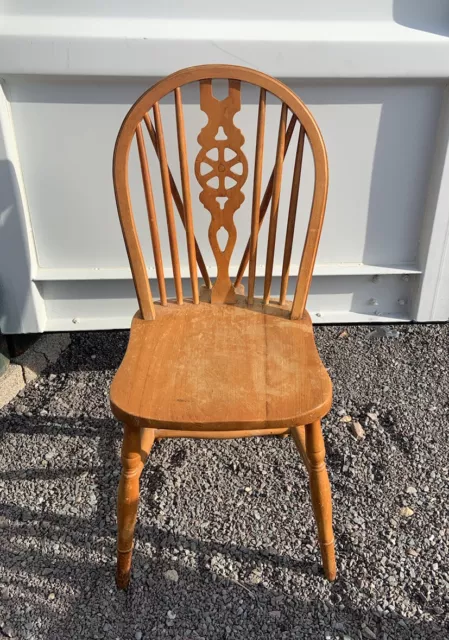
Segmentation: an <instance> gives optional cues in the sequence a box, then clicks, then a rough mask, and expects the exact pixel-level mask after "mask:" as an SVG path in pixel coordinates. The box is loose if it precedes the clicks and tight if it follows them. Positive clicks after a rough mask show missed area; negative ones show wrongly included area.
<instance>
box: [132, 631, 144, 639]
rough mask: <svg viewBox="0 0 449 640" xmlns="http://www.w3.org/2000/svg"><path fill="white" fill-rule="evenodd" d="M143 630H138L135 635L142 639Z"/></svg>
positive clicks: (136, 637)
mask: <svg viewBox="0 0 449 640" xmlns="http://www.w3.org/2000/svg"><path fill="white" fill-rule="evenodd" d="M142 635H143V634H142V632H141V631H136V633H135V634H134V637H135V639H136V640H142Z"/></svg>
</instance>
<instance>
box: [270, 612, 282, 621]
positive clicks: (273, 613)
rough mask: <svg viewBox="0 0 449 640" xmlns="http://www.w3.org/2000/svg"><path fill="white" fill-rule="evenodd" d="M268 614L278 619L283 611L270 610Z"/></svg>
mask: <svg viewBox="0 0 449 640" xmlns="http://www.w3.org/2000/svg"><path fill="white" fill-rule="evenodd" d="M268 615H269V616H270V617H271V618H276V619H277V620H278V619H279V618H280V617H281V612H280V611H270V612H269V613H268Z"/></svg>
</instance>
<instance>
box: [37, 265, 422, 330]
mask: <svg viewBox="0 0 449 640" xmlns="http://www.w3.org/2000/svg"><path fill="white" fill-rule="evenodd" d="M244 284H246V282H245V281H244ZM412 284H413V282H412V278H410V279H409V280H407V281H405V280H404V279H403V278H401V276H382V277H380V278H377V279H376V278H375V279H374V280H373V278H372V277H367V276H349V277H322V278H316V279H314V281H313V283H312V288H311V292H310V296H309V300H308V304H307V309H308V310H309V313H310V314H311V316H312V320H313V321H314V322H318V323H320V322H326V323H328V322H329V323H332V322H396V321H403V320H405V319H406V318H407V316H408V312H409V304H410V290H411V287H412ZM183 287H184V292H185V293H187V294H188V290H189V285H188V282H187V281H186V280H184V281H183ZM39 288H40V290H41V292H42V295H43V297H44V298H45V300H46V304H47V313H48V316H49V318H50V320H49V322H48V324H47V330H49V331H50V330H56V329H58V330H76V331H85V330H91V329H109V328H111V329H112V328H128V327H129V326H130V322H131V318H132V316H133V314H134V313H135V312H136V310H137V301H136V297H135V292H134V287H133V284H132V282H131V281H129V280H121V281H114V280H109V281H94V280H91V281H87V282H76V281H70V282H45V283H40V284H39ZM262 288H263V282H262V280H261V279H258V281H257V283H256V295H261V294H262ZM273 289H279V278H275V282H274V283H273ZM293 289H294V282H293V280H291V282H290V286H289V294H288V298H289V299H291V298H292V294H293ZM153 291H154V294H155V296H157V286H156V285H154V286H153ZM167 293H168V295H169V297H174V287H173V282H172V281H171V282H169V283H168V288H167ZM186 304H189V303H186Z"/></svg>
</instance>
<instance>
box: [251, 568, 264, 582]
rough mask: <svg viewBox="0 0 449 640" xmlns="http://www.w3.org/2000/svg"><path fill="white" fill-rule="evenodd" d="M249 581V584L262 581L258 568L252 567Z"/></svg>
mask: <svg viewBox="0 0 449 640" xmlns="http://www.w3.org/2000/svg"><path fill="white" fill-rule="evenodd" d="M249 581H250V583H251V584H260V583H261V582H262V572H261V571H260V569H254V570H253V571H251V573H250V576H249Z"/></svg>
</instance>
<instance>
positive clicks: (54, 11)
mask: <svg viewBox="0 0 449 640" xmlns="http://www.w3.org/2000/svg"><path fill="white" fill-rule="evenodd" d="M152 4H156V3H147V2H137V1H135V2H128V3H126V9H124V7H125V5H124V4H123V3H122V2H118V1H117V2H110V3H107V6H106V3H103V2H96V3H95V2H87V1H86V2H77V3H75V2H72V1H67V2H65V3H63V4H62V5H61V6H59V5H60V3H58V4H57V5H56V4H55V3H54V2H50V1H48V2H45V1H41V2H39V3H35V2H31V0H30V1H26V0H22V1H20V0H14V1H12V0H11V1H4V2H3V3H0V11H2V12H3V21H2V24H1V26H0V76H1V77H2V78H3V82H2V85H3V90H4V94H5V98H4V100H3V103H2V104H3V108H2V109H0V127H1V131H2V133H3V138H4V141H5V144H4V149H3V152H2V156H1V157H0V167H1V166H2V165H3V166H4V167H5V171H4V172H3V174H1V173H0V178H2V175H3V176H4V177H3V184H4V185H6V187H5V188H4V189H3V190H0V284H1V289H0V296H1V297H0V305H1V306H0V326H1V329H2V331H4V332H16V331H38V330H64V329H71V328H74V327H75V326H76V328H77V329H92V328H114V327H124V326H129V322H130V316H131V315H132V313H133V312H134V311H135V309H136V301H135V297H134V292H133V287H132V282H131V280H130V273H129V269H128V266H127V260H126V254H125V251H124V246H123V240H122V237H121V233H120V229H119V224H118V219H117V214H116V209H115V202H114V198H113V189H112V179H111V161H112V150H113V146H114V143H115V137H116V135H117V132H118V128H119V126H120V124H121V121H122V119H123V117H124V115H125V114H126V112H127V110H128V109H129V107H130V105H131V104H132V103H133V102H134V101H135V99H136V98H137V97H138V96H139V95H140V94H141V93H142V92H143V91H144V90H145V89H146V88H148V87H149V86H151V84H153V82H154V81H155V80H156V79H157V78H158V77H161V76H163V75H165V74H166V73H169V72H171V71H174V70H176V69H177V68H180V67H183V66H187V65H189V64H198V63H212V62H227V63H233V64H246V65H248V66H252V67H255V68H259V69H261V70H262V71H265V72H268V73H271V74H273V75H276V76H277V77H281V78H282V79H284V81H285V82H286V83H287V84H288V85H289V86H290V87H292V88H293V89H294V91H295V92H297V94H298V95H299V96H300V97H301V98H302V99H303V100H304V101H305V103H306V104H307V105H308V106H309V108H310V109H311V111H312V113H313V114H314V116H315V117H316V119H317V121H318V124H319V126H320V128H321V130H322V132H323V136H324V139H325V142H326V145H327V149H328V155H329V167H330V190H329V201H328V208H327V214H326V221H325V226H324V230H323V236H322V240H321V245H320V251H319V255H318V260H317V266H316V269H315V277H314V280H313V284H312V291H311V295H310V298H309V303H308V308H309V310H310V311H311V312H312V313H313V317H314V320H315V321H317V322H351V321H352V322H371V321H391V320H410V319H417V320H420V321H429V320H445V319H448V317H449V293H448V287H447V285H448V284H449V257H448V255H449V252H448V251H447V247H448V244H449V243H448V240H449V228H448V224H449V190H448V189H449V187H448V184H449V176H448V175H447V173H448V170H449V169H448V166H449V165H448V161H447V150H448V139H449V127H448V117H449V116H448V114H449V103H448V99H447V96H446V93H447V91H446V84H447V77H448V76H449V37H448V35H449V11H448V7H447V3H446V2H443V1H439V0H433V1H430V2H426V3H425V4H424V3H421V2H419V1H418V0H416V1H415V0H407V1H405V0H404V1H401V0H394V1H393V0H381V1H378V2H376V3H372V2H370V1H369V0H364V1H360V0H346V2H339V3H338V4H336V3H334V2H331V0H321V2H311V1H310V0H301V1H295V2H293V1H292V0H281V1H280V2H277V3H276V5H273V3H271V2H261V3H259V5H258V7H259V9H258V16H257V21H255V20H254V19H253V17H252V16H253V3H250V2H249V1H246V2H242V1H241V0H240V1H239V2H237V1H234V0H231V1H230V2H228V3H226V7H225V8H224V7H223V5H216V3H210V2H205V1H204V0H197V1H196V2H191V3H189V4H188V5H187V4H186V3H184V2H181V1H180V0H171V1H167V2H165V3H159V4H160V6H151V5H152ZM149 5H150V6H149ZM279 17H280V19H279ZM323 18H325V20H323ZM243 98H244V101H245V106H244V107H243V109H242V112H241V113H240V114H238V116H237V117H236V121H237V123H238V125H239V126H240V127H241V128H242V130H243V132H244V134H245V137H246V145H247V147H246V151H247V154H248V157H249V158H251V155H252V153H253V148H254V147H253V145H252V144H251V143H252V141H253V139H254V134H255V114H256V112H257V95H256V91H255V90H254V89H252V88H248V89H246V91H245V93H244V95H243ZM184 100H185V102H186V107H185V113H186V120H187V127H188V137H189V140H188V142H189V151H190V155H191V158H192V163H193V159H194V157H195V155H196V153H197V149H198V147H197V146H196V142H195V140H196V136H197V134H198V132H199V130H200V129H201V127H202V126H203V123H204V119H205V116H204V114H202V113H201V111H200V110H199V108H198V92H197V90H196V89H195V88H192V89H189V90H187V91H184ZM278 113H279V107H278V105H277V104H275V102H274V101H273V102H272V104H270V105H269V107H268V117H269V120H268V121H269V122H270V121H271V126H269V128H268V133H267V136H268V137H267V146H266V148H267V154H266V158H267V163H266V167H265V176H266V177H267V176H268V174H269V171H270V170H271V166H270V163H269V150H270V149H271V153H272V156H274V147H275V138H276V133H277V131H276V129H277V119H278ZM162 115H163V119H164V122H165V130H166V136H167V146H168V152H169V160H170V158H171V160H170V164H171V166H172V168H173V170H174V171H173V172H174V174H175V178H176V177H178V176H179V173H178V171H177V169H176V168H177V164H178V163H177V155H176V153H177V151H176V140H175V136H174V128H173V127H172V126H170V123H173V122H174V119H173V104H170V103H167V104H164V105H163V106H162ZM0 151H1V148H0ZM306 159H307V154H306ZM272 161H273V157H272V159H271V163H272ZM131 162H132V164H133V165H134V166H135V168H136V169H137V159H136V157H132V158H131ZM250 164H251V162H250ZM306 167H307V163H306ZM288 168H289V165H288V163H287V169H288ZM134 173H135V176H136V179H135V180H134V182H133V183H132V187H133V189H134V194H135V196H134V200H133V202H134V206H135V210H136V211H135V212H136V217H137V220H138V224H139V226H140V228H141V229H142V235H143V237H144V238H145V241H144V243H143V244H144V247H145V248H146V249H147V256H148V268H149V275H150V277H152V276H153V274H154V267H153V262H152V257H151V252H150V251H149V237H148V236H149V234H148V232H147V224H146V218H145V216H146V214H145V210H144V205H143V199H142V194H141V189H140V185H139V182H138V180H137V178H138V171H135V172H134ZM312 177H313V176H312V172H311V170H310V168H309V169H307V168H306V170H305V173H304V178H303V182H302V186H301V200H300V207H299V218H300V220H301V224H300V227H299V230H300V233H299V234H298V237H297V240H296V245H295V253H294V255H295V256H296V260H294V262H295V263H296V264H297V263H298V261H299V255H300V245H301V231H302V232H303V231H304V229H305V224H306V219H307V214H308V209H307V207H308V204H309V202H310V196H311V184H312ZM178 182H179V180H178ZM156 191H158V190H157V185H156ZM198 191H199V189H198V188H196V193H197V192H198ZM250 191H251V174H250V175H249V177H248V181H247V185H246V192H247V195H248V197H247V200H246V202H245V204H244V205H243V207H242V210H241V211H240V212H239V213H238V214H236V221H237V223H238V226H239V229H240V230H241V231H242V234H241V239H240V241H239V242H238V244H237V246H236V249H235V252H234V256H235V260H234V261H233V269H234V271H235V270H236V268H237V266H238V261H239V258H240V255H241V252H242V250H243V247H244V244H245V242H246V237H247V236H246V237H245V236H244V231H247V230H248V229H249V203H250ZM287 197H288V194H287V193H284V194H283V200H282V201H281V211H282V212H283V213H282V214H281V221H282V224H285V218H286V203H287ZM156 200H157V203H158V205H159V210H160V211H161V212H162V213H163V205H162V197H161V193H160V190H159V192H158V193H156ZM194 216H195V227H196V233H197V235H198V236H199V243H200V246H201V249H202V251H203V254H204V256H205V259H206V263H207V264H208V265H211V267H212V268H211V271H213V269H214V266H213V263H214V259H213V256H212V253H211V252H210V250H207V226H208V221H209V214H208V213H207V212H206V211H205V210H204V209H203V207H202V205H200V204H199V205H198V207H197V208H196V210H195V212H194ZM1 225H3V226H1ZM5 229H6V230H7V231H8V232H7V233H6V232H5ZM266 231H267V230H266V229H265V231H264V233H265V236H266ZM265 236H264V234H262V247H263V239H264V237H265ZM163 251H164V255H165V256H167V260H166V262H167V273H168V275H169V269H168V264H169V251H168V241H167V238H164V239H163ZM260 255H261V258H263V252H261V254H260ZM181 261H182V267H183V269H184V272H185V275H186V276H187V274H188V267H187V254H186V252H185V250H184V252H183V253H182V255H181ZM261 262H262V259H261ZM280 266H281V265H280V257H279V256H277V260H276V261H275V274H278V275H279V274H280ZM16 274H20V277H19V275H16ZM276 285H277V282H276V281H275V283H274V287H273V289H274V291H275V290H276V289H275V287H276ZM155 291H157V289H156V287H155ZM73 320H76V325H74V324H73Z"/></svg>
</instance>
